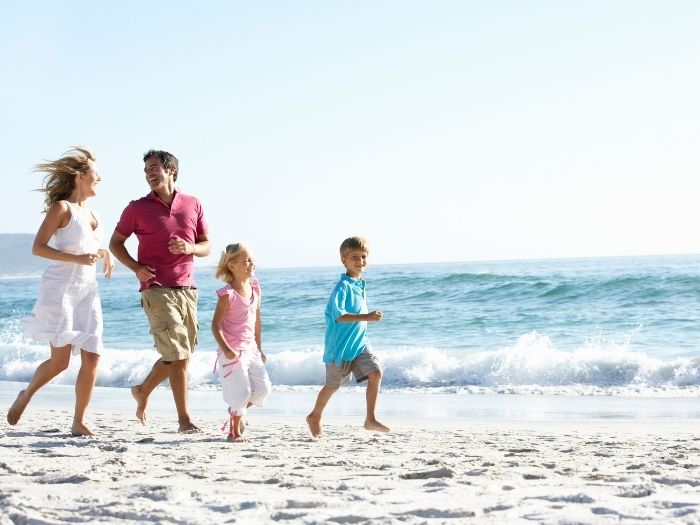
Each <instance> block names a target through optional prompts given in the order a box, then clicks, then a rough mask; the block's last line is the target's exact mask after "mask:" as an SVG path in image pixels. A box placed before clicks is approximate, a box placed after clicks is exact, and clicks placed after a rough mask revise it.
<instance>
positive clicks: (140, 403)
mask: <svg viewBox="0 0 700 525" xmlns="http://www.w3.org/2000/svg"><path fill="white" fill-rule="evenodd" d="M131 395H132V396H134V399H135V400H136V419H138V420H139V421H140V422H141V424H142V425H145V424H146V422H147V417H146V405H148V396H144V395H143V394H142V393H141V385H138V386H132V387H131Z"/></svg>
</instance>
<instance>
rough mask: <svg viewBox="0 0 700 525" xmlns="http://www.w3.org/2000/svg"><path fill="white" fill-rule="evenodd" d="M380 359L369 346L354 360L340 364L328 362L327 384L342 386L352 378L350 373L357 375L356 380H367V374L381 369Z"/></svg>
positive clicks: (332, 386)
mask: <svg viewBox="0 0 700 525" xmlns="http://www.w3.org/2000/svg"><path fill="white" fill-rule="evenodd" d="M381 369H382V367H381V365H380V363H379V359H378V358H377V356H376V355H374V354H373V353H372V351H371V350H370V349H369V348H365V351H364V352H362V353H361V354H360V355H358V356H357V357H356V358H355V359H353V360H352V361H343V362H342V363H340V366H335V363H326V386H327V387H330V388H340V387H341V386H343V385H344V384H345V383H347V382H348V381H349V380H350V374H352V375H353V376H355V381H357V382H358V383H361V382H362V381H366V380H367V376H369V374H370V373H371V372H374V371H375V370H381Z"/></svg>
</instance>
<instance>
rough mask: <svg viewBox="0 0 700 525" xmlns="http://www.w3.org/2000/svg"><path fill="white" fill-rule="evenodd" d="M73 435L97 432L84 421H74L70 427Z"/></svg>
mask: <svg viewBox="0 0 700 525" xmlns="http://www.w3.org/2000/svg"><path fill="white" fill-rule="evenodd" d="M70 433H71V436H75V437H78V436H94V435H95V433H94V432H93V431H92V430H90V429H89V428H88V427H87V426H86V425H85V424H83V423H73V426H72V427H71V429H70Z"/></svg>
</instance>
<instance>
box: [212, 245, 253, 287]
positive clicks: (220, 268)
mask: <svg viewBox="0 0 700 525" xmlns="http://www.w3.org/2000/svg"><path fill="white" fill-rule="evenodd" d="M243 251H246V252H248V253H250V248H249V247H248V245H246V244H243V243H242V242H234V243H233V244H229V245H228V246H226V249H225V250H224V251H223V252H221V257H220V258H219V264H218V265H217V266H216V271H215V272H214V276H215V277H216V278H217V279H221V280H222V281H226V282H227V283H228V282H230V281H232V280H233V277H234V275H233V273H232V272H231V270H229V267H228V263H229V262H231V261H235V260H237V259H238V258H239V257H240V255H241V252H243Z"/></svg>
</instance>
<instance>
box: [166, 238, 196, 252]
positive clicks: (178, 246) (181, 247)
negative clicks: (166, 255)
mask: <svg viewBox="0 0 700 525" xmlns="http://www.w3.org/2000/svg"><path fill="white" fill-rule="evenodd" d="M168 250H170V253H173V254H185V255H189V254H190V253H194V245H193V244H190V243H188V242H186V241H185V240H184V239H181V238H180V237H171V238H170V240H169V241H168Z"/></svg>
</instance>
